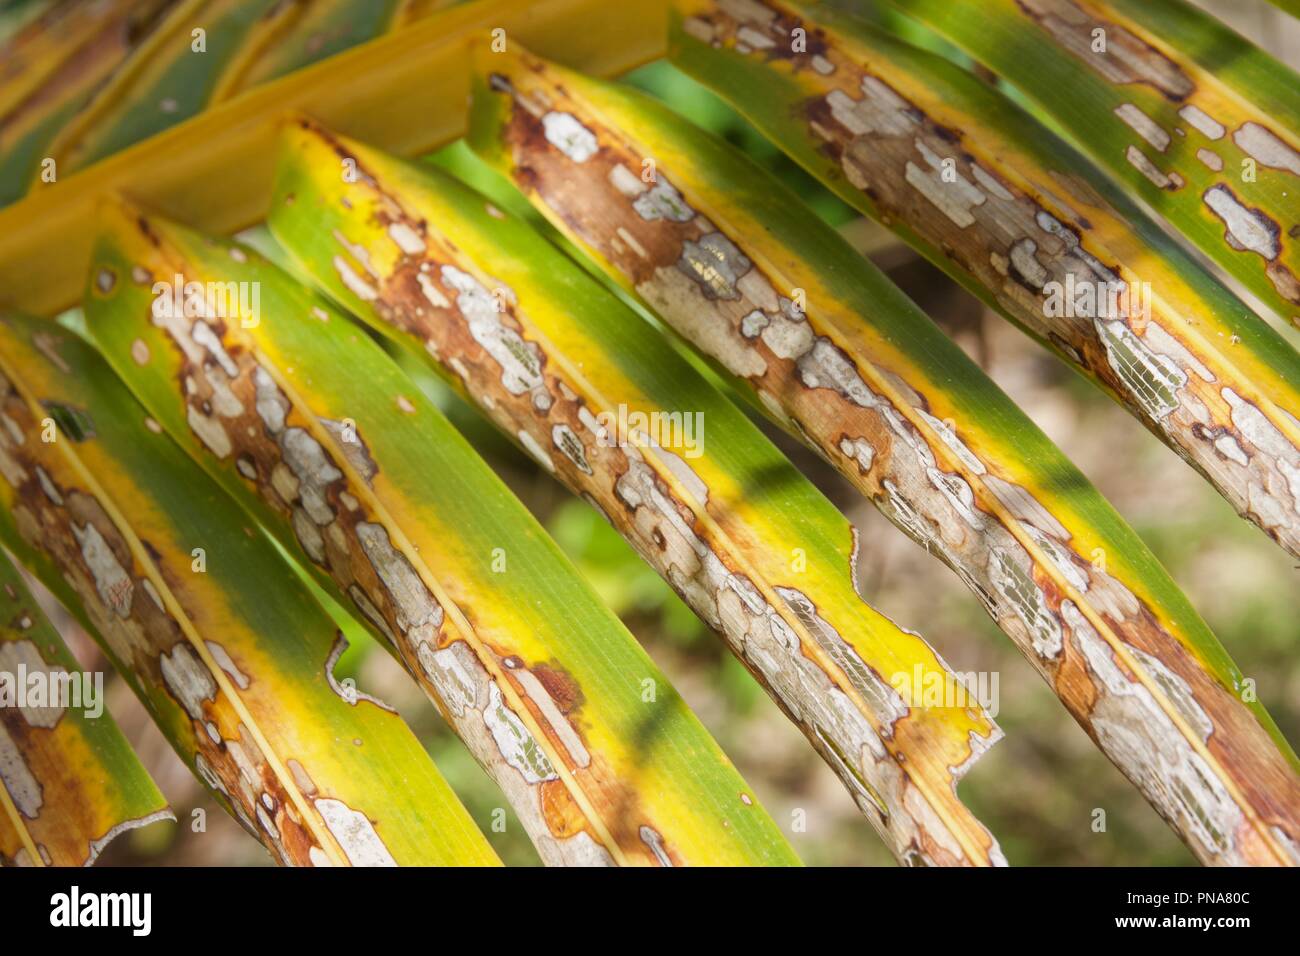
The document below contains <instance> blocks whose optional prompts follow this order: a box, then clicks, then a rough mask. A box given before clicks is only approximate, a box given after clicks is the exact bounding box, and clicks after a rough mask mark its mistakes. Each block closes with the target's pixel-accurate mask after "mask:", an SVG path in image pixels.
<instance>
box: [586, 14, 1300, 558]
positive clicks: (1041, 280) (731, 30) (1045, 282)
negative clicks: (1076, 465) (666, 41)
mask: <svg viewBox="0 0 1300 956" xmlns="http://www.w3.org/2000/svg"><path fill="white" fill-rule="evenodd" d="M709 24H710V30H711V31H712V32H711V34H710V35H711V36H712V37H713V39H714V40H715V41H716V42H718V43H721V44H732V45H734V43H735V36H736V33H737V30H738V27H739V26H740V24H739V23H738V22H737V21H736V20H735V19H734V18H731V17H729V16H727V15H726V14H724V13H722V12H718V13H715V14H713V15H712V16H711V18H710V21H709ZM749 25H750V26H751V27H752V26H754V24H753V23H752V22H751V23H750V24H749ZM788 26H790V24H785V23H784V22H783V23H782V26H781V29H783V30H784V29H786V28H787V27H788ZM824 55H825V56H827V57H829V58H830V60H831V62H833V63H834V64H835V66H836V69H835V71H834V74H833V75H832V76H830V77H824V78H822V79H821V80H820V83H821V86H822V88H823V89H824V90H825V92H824V93H822V94H819V95H817V96H815V97H813V98H811V99H809V100H807V101H805V103H804V104H803V107H802V108H803V110H804V115H805V116H806V117H807V119H808V124H809V132H810V134H811V136H812V138H813V141H814V142H817V143H819V144H820V148H821V150H822V151H823V152H824V154H825V155H826V156H828V157H829V158H830V159H831V161H832V162H834V163H835V164H836V166H837V168H838V169H839V170H840V171H841V172H842V173H843V175H844V176H845V178H846V180H847V181H848V182H849V183H850V184H851V185H853V186H854V187H855V188H857V189H859V190H861V191H862V192H863V193H864V195H866V196H868V197H869V198H870V200H871V203H872V206H873V208H874V211H875V213H876V215H877V216H878V217H879V218H880V219H881V220H882V221H883V222H885V223H886V224H889V223H893V222H899V223H905V224H907V225H908V226H909V227H910V228H912V229H914V230H916V231H917V232H918V233H919V234H920V235H921V237H922V238H923V239H924V240H925V241H927V242H928V243H929V244H930V245H932V246H933V247H935V248H936V249H938V250H939V251H941V252H942V253H944V254H945V255H946V256H947V257H948V258H949V259H950V260H951V261H952V262H953V263H954V264H955V265H956V266H958V267H959V268H960V269H962V270H963V271H964V272H966V273H968V274H969V275H971V276H972V277H973V278H974V279H975V280H976V281H977V282H979V284H980V285H982V286H983V287H984V288H986V289H988V290H989V291H990V292H991V293H992V294H993V296H994V297H995V299H996V301H997V303H998V305H999V306H1001V308H1002V309H1003V310H1004V311H1006V312H1007V313H1008V314H1009V315H1010V316H1012V317H1013V318H1014V319H1015V320H1016V321H1017V322H1018V323H1019V324H1021V325H1022V326H1024V327H1025V328H1027V329H1028V330H1029V331H1031V332H1033V333H1034V334H1036V335H1038V336H1040V337H1041V338H1043V339H1046V340H1048V341H1051V342H1053V343H1054V344H1055V345H1056V346H1057V347H1058V348H1059V349H1060V350H1061V351H1062V352H1063V353H1064V354H1065V355H1066V356H1067V357H1068V358H1070V359H1071V360H1072V361H1074V362H1075V363H1077V364H1079V365H1081V366H1082V367H1083V368H1084V369H1085V370H1087V371H1088V372H1089V373H1090V374H1092V375H1093V376H1094V377H1095V378H1097V379H1098V380H1099V381H1100V382H1101V383H1102V384H1103V385H1104V386H1105V387H1107V388H1108V389H1110V390H1111V391H1113V392H1115V393H1117V394H1118V395H1120V396H1121V397H1123V399H1124V400H1125V403H1126V404H1127V405H1128V406H1129V407H1130V409H1131V410H1132V411H1134V413H1135V414H1137V415H1138V416H1139V417H1140V418H1142V419H1143V420H1144V421H1145V422H1147V423H1148V425H1149V427H1151V428H1153V429H1154V430H1155V431H1156V432H1157V433H1158V434H1161V435H1163V436H1164V437H1165V439H1166V440H1167V441H1168V442H1169V443H1170V444H1171V445H1173V447H1174V448H1175V449H1176V450H1178V451H1179V452H1180V454H1182V455H1183V456H1184V457H1185V458H1187V459H1188V460H1189V461H1190V462H1191V463H1192V464H1193V465H1194V466H1195V467H1197V468H1198V469H1199V470H1201V471H1202V472H1203V473H1204V474H1206V475H1207V477H1209V478H1210V480H1211V481H1212V482H1213V483H1214V484H1215V485H1216V487H1218V488H1219V490H1220V491H1221V492H1222V493H1223V494H1224V496H1225V497H1226V498H1227V499H1228V500H1229V501H1230V502H1231V503H1232V504H1233V505H1234V506H1235V507H1236V508H1237V510H1238V512H1240V513H1241V514H1243V515H1245V516H1247V517H1248V518H1249V519H1250V520H1252V521H1254V522H1255V523H1256V524H1258V525H1259V526H1260V527H1261V528H1262V529H1263V530H1264V531H1265V533H1267V534H1269V535H1270V536H1271V537H1273V538H1274V539H1275V540H1277V541H1279V543H1281V544H1282V545H1283V547H1284V548H1286V549H1287V550H1289V551H1290V552H1291V553H1293V554H1297V555H1300V498H1297V494H1296V492H1297V491H1300V485H1297V486H1296V487H1295V488H1293V487H1292V483H1291V482H1289V481H1288V480H1286V479H1285V478H1284V477H1283V476H1284V475H1286V474H1288V473H1290V470H1291V469H1294V468H1295V467H1296V466H1297V465H1300V448H1297V446H1296V445H1295V443H1294V442H1293V441H1291V440H1289V439H1287V438H1285V437H1284V435H1285V432H1286V430H1287V429H1286V426H1285V424H1284V423H1281V422H1280V419H1279V420H1276V421H1274V429H1275V431H1277V439H1278V441H1277V442H1271V441H1270V442H1264V443H1262V444H1257V445H1254V446H1253V447H1251V446H1247V445H1245V444H1243V448H1244V449H1245V454H1244V455H1243V456H1242V458H1240V459H1237V460H1233V459H1231V458H1228V459H1225V458H1224V457H1223V455H1222V453H1221V451H1222V450H1221V449H1220V448H1216V447H1215V446H1214V445H1213V443H1212V442H1207V441H1204V440H1202V439H1200V438H1198V433H1197V432H1196V431H1195V430H1194V428H1193V426H1194V425H1195V424H1196V423H1198V422H1199V423H1201V424H1202V425H1206V424H1213V425H1216V426H1221V427H1231V422H1230V420H1229V408H1228V407H1227V405H1226V403H1225V401H1224V399H1223V397H1222V395H1221V394H1220V389H1221V388H1222V386H1223V385H1224V384H1232V383H1233V382H1234V381H1235V380H1236V379H1237V378H1239V376H1238V375H1237V373H1236V371H1235V370H1234V369H1233V368H1232V367H1231V366H1230V365H1228V364H1225V362H1224V361H1223V360H1222V359H1221V358H1220V356H1219V354H1218V353H1217V352H1215V351H1214V350H1213V349H1210V348H1207V347H1206V346H1205V344H1204V343H1202V342H1201V341H1200V340H1199V339H1197V338H1196V337H1195V336H1192V335H1188V334H1186V332H1185V330H1186V327H1187V326H1186V322H1185V321H1184V319H1183V318H1182V317H1181V316H1179V315H1176V314H1172V313H1169V312H1167V311H1166V309H1165V308H1164V307H1163V306H1162V305H1161V304H1160V303H1159V302H1158V301H1157V302H1149V303H1143V302H1142V301H1141V300H1140V299H1139V300H1138V301H1137V302H1136V305H1138V306H1142V305H1144V304H1145V305H1146V306H1147V307H1146V308H1135V307H1134V303H1133V302H1129V301H1127V300H1124V299H1119V300H1118V302H1117V304H1112V303H1111V302H1109V301H1107V299H1106V298H1103V296H1106V297H1108V296H1109V295H1110V293H1109V290H1110V289H1111V288H1115V289H1119V290H1127V291H1126V293H1125V294H1127V295H1130V296H1131V295H1132V294H1133V290H1140V276H1138V275H1136V274H1134V273H1132V272H1131V270H1129V269H1128V268H1127V266H1126V264H1125V263H1124V262H1123V261H1120V262H1113V261H1108V260H1110V259H1111V256H1110V255H1109V254H1107V253H1104V252H1094V251H1093V249H1094V247H1095V246H1096V240H1095V234H1094V231H1093V230H1092V228H1091V226H1090V224H1089V223H1088V221H1087V219H1086V218H1085V217H1084V216H1082V215H1080V214H1079V213H1078V212H1077V211H1075V210H1074V209H1073V208H1071V205H1070V203H1071V197H1073V196H1075V195H1076V194H1077V193H1078V192H1079V191H1078V189H1077V188H1074V184H1072V182H1071V181H1070V180H1068V179H1064V178H1062V177H1059V176H1057V177H1055V178H1054V179H1053V180H1052V181H1045V177H1043V176H1042V175H1041V174H1040V173H1038V172H1037V171H1036V170H1025V169H1020V168H1011V167H1008V168H1006V169H1003V168H1002V167H1001V166H1000V165H999V164H998V163H996V162H993V161H990V160H983V159H980V158H977V157H976V156H974V155H972V153H973V152H974V150H968V149H964V148H963V147H962V142H963V141H964V137H963V135H962V134H961V133H959V132H956V131H953V130H950V129H944V128H941V126H940V124H938V123H936V122H935V121H934V120H932V119H931V118H930V117H929V116H928V114H927V113H926V111H925V109H924V108H923V105H922V104H918V103H915V102H912V101H910V100H908V99H906V98H905V97H903V96H902V94H900V93H899V92H898V90H897V89H895V88H894V87H893V86H891V85H890V84H889V77H888V76H887V75H885V74H884V73H881V74H879V75H877V74H874V73H872V72H870V71H869V70H868V69H866V68H865V67H864V66H863V65H861V64H858V63H855V62H854V61H853V60H852V59H851V58H849V57H848V56H847V55H846V54H844V53H843V52H842V51H840V50H838V49H836V48H834V47H831V48H829V49H827V50H826V51H824ZM1022 182H1023V183H1024V184H1025V185H1021V183H1022ZM570 188H571V189H572V188H574V187H570ZM1059 188H1063V189H1064V192H1065V198H1064V199H1063V198H1061V197H1060V196H1059V195H1057V190H1058V189H1059ZM1206 195H1207V198H1208V200H1209V201H1211V202H1212V203H1213V204H1215V205H1217V206H1218V207H1219V209H1220V211H1221V212H1222V213H1226V214H1227V215H1228V217H1229V218H1230V219H1232V220H1234V221H1235V222H1236V224H1237V229H1236V233H1237V241H1238V242H1239V243H1240V245H1241V246H1242V247H1243V248H1249V247H1251V246H1254V247H1255V248H1256V249H1257V251H1260V253H1261V254H1262V255H1269V256H1272V257H1276V256H1277V254H1278V251H1279V250H1278V248H1277V247H1278V245H1279V244H1280V240H1279V239H1277V238H1270V237H1273V236H1274V234H1273V231H1272V230H1270V229H1269V228H1268V225H1269V224H1268V223H1267V222H1261V221H1259V220H1257V219H1255V218H1254V217H1253V214H1252V212H1251V211H1250V210H1246V209H1245V208H1244V207H1241V206H1240V204H1239V203H1236V202H1235V200H1234V197H1231V196H1230V194H1229V193H1228V192H1227V191H1226V187H1217V186H1216V187H1214V188H1212V189H1211V190H1210V191H1209V192H1207V194H1206ZM1078 201H1080V202H1087V203H1089V204H1090V205H1094V206H1101V207H1102V208H1104V203H1103V202H1101V201H1100V199H1099V197H1095V196H1089V195H1087V194H1083V195H1081V198H1080V199H1079V200H1078ZM1230 229H1231V224H1230ZM1272 266H1273V277H1274V281H1275V282H1278V283H1280V285H1279V289H1280V290H1286V289H1289V288H1290V287H1291V284H1292V283H1293V282H1294V281H1295V280H1294V277H1293V276H1291V274H1290V273H1289V271H1287V270H1286V269H1285V267H1283V266H1280V265H1279V264H1278V263H1276V262H1275V263H1273V264H1272ZM1071 290H1076V291H1071ZM1080 290H1081V291H1080ZM1089 290H1091V294H1092V298H1091V300H1089V299H1087V298H1086V297H1084V296H1085V295H1086V294H1087V293H1088V292H1089ZM1101 303H1105V306H1106V307H1105V308H1103V307H1102V305H1101ZM1255 405H1256V406H1257V407H1259V408H1260V409H1261V414H1263V415H1265V417H1266V418H1269V419H1270V420H1273V416H1274V415H1276V414H1277V412H1276V410H1274V409H1273V408H1271V407H1268V403H1264V402H1261V401H1259V400H1255ZM1238 440H1241V437H1240V436H1238Z"/></svg>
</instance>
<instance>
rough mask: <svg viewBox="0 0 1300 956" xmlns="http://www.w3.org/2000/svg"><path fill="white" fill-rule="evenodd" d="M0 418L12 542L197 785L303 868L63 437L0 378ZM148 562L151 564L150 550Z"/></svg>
mask: <svg viewBox="0 0 1300 956" xmlns="http://www.w3.org/2000/svg"><path fill="white" fill-rule="evenodd" d="M0 410H2V411H3V414H4V416H5V417H6V419H7V420H8V421H10V422H13V423H14V424H15V425H16V427H17V429H18V432H19V434H20V435H21V436H22V438H23V440H22V441H21V442H18V441H15V438H14V435H13V434H11V433H9V432H7V431H6V433H5V434H4V435H0V443H3V444H4V445H5V449H4V450H5V453H6V455H8V456H10V460H11V461H14V462H16V463H18V464H19V466H20V472H11V473H8V474H6V476H5V477H6V479H8V485H9V488H8V489H6V495H7V497H8V499H9V508H10V510H11V512H12V514H13V518H14V523H15V525H16V528H17V530H18V533H19V535H20V536H21V537H22V538H23V540H24V541H25V542H26V543H27V544H28V545H30V546H31V547H33V548H34V549H36V550H37V551H39V552H41V553H42V554H44V555H46V556H47V557H48V558H49V559H50V560H51V561H53V562H54V564H55V566H56V567H58V568H59V570H60V571H61V572H62V574H63V576H64V579H65V580H66V582H67V583H68V585H69V587H71V588H72V590H73V591H74V592H75V593H76V594H77V595H78V597H79V598H80V599H81V603H82V606H83V607H84V608H85V611H86V613H87V615H88V616H89V618H90V619H91V621H92V623H94V625H95V628H96V630H97V632H98V633H99V634H100V635H101V636H102V637H103V639H104V640H105V642H106V643H107V645H108V650H109V651H110V652H111V654H112V655H113V656H114V658H115V660H116V662H117V663H118V664H119V665H121V666H124V667H126V668H127V669H128V670H129V671H130V672H131V673H132V674H134V675H135V676H136V679H137V681H139V682H140V684H141V685H142V686H143V687H144V689H145V691H146V697H145V703H146V706H147V707H148V708H149V709H150V710H151V711H153V712H154V713H155V715H156V716H159V717H160V719H165V720H168V721H169V722H170V721H171V720H172V719H173V718H174V717H175V716H178V715H183V718H182V719H183V720H184V721H185V722H186V724H187V725H188V734H187V737H186V738H185V739H184V740H183V742H182V743H181V746H182V747H184V748H185V750H186V751H187V753H188V756H189V757H190V759H191V760H192V765H193V766H194V768H195V770H196V772H197V773H198V774H199V775H200V777H202V778H203V780H204V781H205V782H206V783H208V785H209V786H211V787H212V788H213V790H215V791H216V792H217V793H218V795H219V796H221V797H222V799H223V800H224V801H225V802H226V804H227V805H228V806H229V808H230V809H231V811H232V813H233V814H234V815H235V816H236V817H237V818H238V819H239V820H240V822H241V823H243V825H244V826H245V828H246V829H248V831H249V832H250V833H251V834H252V835H253V836H254V837H256V838H257V839H258V840H260V841H261V842H262V843H263V845H265V846H266V847H267V849H268V850H269V851H270V852H271V853H272V854H274V855H275V856H276V857H277V858H278V859H280V860H281V861H282V862H284V863H288V864H295V865H309V864H310V862H311V861H310V850H311V848H312V847H313V846H314V845H315V842H314V839H313V838H312V836H311V832H310V829H309V828H308V827H307V826H305V825H304V824H303V821H301V820H300V819H299V818H298V816H297V811H296V810H295V809H294V808H293V804H292V801H291V800H290V799H289V795H288V793H287V792H286V791H285V789H284V787H283V785H282V784H281V782H280V781H279V779H278V777H277V775H276V773H275V771H274V768H273V767H272V766H271V765H270V764H269V763H268V762H267V761H266V760H265V758H264V756H263V755H262V753H261V752H260V750H258V749H257V746H256V744H255V743H253V742H252V740H251V737H250V736H249V735H248V734H247V732H246V729H245V728H243V726H242V724H241V723H240V719H239V717H238V714H237V712H236V710H235V708H234V706H233V704H232V703H231V701H230V700H229V698H228V697H226V696H225V694H224V692H223V691H221V690H220V689H219V687H218V686H217V682H216V680H215V679H214V677H213V675H212V674H210V673H209V672H208V671H207V669H206V665H204V664H203V663H202V661H201V660H200V657H199V655H197V654H196V652H195V651H194V649H193V648H192V647H191V645H190V643H189V640H188V638H187V637H186V636H185V633H184V632H183V630H182V629H181V627H180V625H179V623H178V622H177V621H176V620H175V619H174V618H173V617H172V616H171V614H170V613H169V612H168V611H167V610H166V609H165V608H164V606H163V604H162V602H161V600H160V598H159V596H158V589H157V587H156V586H155V585H154V583H153V581H152V579H151V578H150V576H149V572H148V570H147V569H145V568H144V567H143V566H142V565H141V564H140V562H139V561H138V560H137V559H136V557H135V555H134V553H133V552H132V550H131V548H130V545H129V544H128V541H127V538H126V536H125V534H124V533H123V532H122V530H121V529H119V528H118V526H117V525H116V524H115V523H114V521H113V520H112V518H110V517H109V514H108V512H107V511H106V510H105V508H104V507H103V505H102V504H101V502H100V501H99V499H98V498H97V497H96V496H95V494H94V493H93V492H92V491H90V490H88V489H85V488H83V487H82V486H81V483H80V480H79V479H78V477H77V476H76V473H75V471H74V470H73V468H72V466H71V465H70V464H69V463H68V461H67V460H66V458H65V457H64V452H63V451H62V450H61V449H60V447H59V446H60V443H61V442H65V441H68V437H67V436H65V435H63V434H62V433H60V435H59V437H58V438H56V440H55V441H54V442H49V443H47V442H44V441H42V440H41V431H42V425H41V423H40V421H39V420H37V418H36V417H35V415H33V414H32V411H31V406H30V405H29V404H28V402H27V400H26V399H24V398H23V396H22V395H20V394H19V392H18V391H17V390H16V389H15V388H14V387H13V385H12V383H10V382H9V381H7V380H0ZM19 474H21V476H22V477H21V478H19ZM38 475H44V476H45V478H44V480H41V479H40V478H38V477H37V476H38ZM15 479H18V480H15ZM151 557H152V559H153V560H154V561H155V563H158V562H159V556H158V555H157V553H156V552H154V553H152V555H151ZM160 570H161V572H162V573H164V574H166V572H167V569H166V568H165V567H161V566H160ZM162 701H169V702H170V703H171V704H172V705H173V706H174V707H175V708H176V712H175V714H162V713H159V708H160V706H161V702H162ZM263 795H268V796H269V797H270V798H271V799H273V800H274V801H275V804H276V806H277V812H276V813H275V814H274V815H270V814H268V812H267V811H266V810H265V809H263V810H262V816H263V817H265V818H266V819H265V821H261V820H259V816H258V808H259V800H260V799H261V798H262V796H263Z"/></svg>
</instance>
